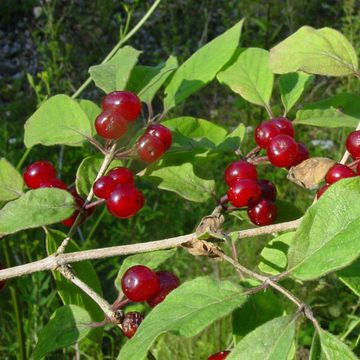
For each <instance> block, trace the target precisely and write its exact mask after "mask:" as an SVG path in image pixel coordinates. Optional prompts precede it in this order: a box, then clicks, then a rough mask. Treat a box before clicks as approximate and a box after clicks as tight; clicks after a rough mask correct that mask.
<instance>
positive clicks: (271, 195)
mask: <svg viewBox="0 0 360 360" xmlns="http://www.w3.org/2000/svg"><path fill="white" fill-rule="evenodd" d="M257 183H258V185H259V186H260V188H261V197H262V198H264V199H267V200H271V201H275V199H276V187H275V185H274V184H273V183H272V182H271V181H269V180H258V181H257Z"/></svg>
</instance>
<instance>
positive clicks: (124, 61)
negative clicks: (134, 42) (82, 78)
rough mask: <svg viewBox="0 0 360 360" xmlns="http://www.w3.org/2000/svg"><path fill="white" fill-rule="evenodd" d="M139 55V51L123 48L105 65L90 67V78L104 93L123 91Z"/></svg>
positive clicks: (129, 47)
mask: <svg viewBox="0 0 360 360" xmlns="http://www.w3.org/2000/svg"><path fill="white" fill-rule="evenodd" d="M140 54H141V51H139V50H136V49H134V48H133V47H131V46H124V47H123V48H121V49H120V50H118V51H117V52H116V54H115V55H114V56H113V57H112V58H111V60H109V61H108V62H106V63H105V64H100V65H95V66H91V67H90V69H89V73H90V76H91V78H92V79H93V80H94V82H95V84H96V86H97V87H98V88H100V89H101V90H103V91H104V92H105V93H109V92H112V91H115V90H124V89H125V87H126V84H127V83H128V80H129V77H130V74H131V70H132V69H133V67H134V66H135V64H136V63H137V61H138V57H139V55H140Z"/></svg>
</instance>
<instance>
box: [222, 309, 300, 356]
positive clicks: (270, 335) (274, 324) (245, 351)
mask: <svg viewBox="0 0 360 360" xmlns="http://www.w3.org/2000/svg"><path fill="white" fill-rule="evenodd" d="M294 335H295V319H294V316H293V315H291V316H283V317H278V318H275V319H273V320H271V321H269V322H267V323H265V324H264V325H261V326H260V327H258V328H256V329H255V330H254V331H252V332H251V333H250V334H248V335H247V336H245V337H244V338H243V339H242V340H241V341H240V342H239V343H238V344H237V345H236V346H235V348H234V349H233V350H232V351H231V352H230V354H229V355H228V357H227V358H226V360H239V359H246V360H280V359H287V356H288V354H289V352H290V350H291V346H292V343H293V340H294Z"/></svg>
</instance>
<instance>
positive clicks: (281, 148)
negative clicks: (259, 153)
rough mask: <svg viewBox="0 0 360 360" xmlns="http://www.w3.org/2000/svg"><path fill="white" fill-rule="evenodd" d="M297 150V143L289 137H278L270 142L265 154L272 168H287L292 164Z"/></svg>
mask: <svg viewBox="0 0 360 360" xmlns="http://www.w3.org/2000/svg"><path fill="white" fill-rule="evenodd" d="M298 148H299V147H298V144H297V142H296V141H295V140H294V139H293V138H292V137H291V136H289V135H278V136H275V137H274V138H273V139H272V140H271V141H270V143H269V146H268V147H267V149H266V153H267V156H268V158H269V160H270V162H271V164H273V165H274V166H277V167H288V166H292V165H293V164H294V161H295V159H296V156H297V154H298Z"/></svg>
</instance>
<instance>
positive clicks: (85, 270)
mask: <svg viewBox="0 0 360 360" xmlns="http://www.w3.org/2000/svg"><path fill="white" fill-rule="evenodd" d="M65 238H66V235H65V234H64V233H62V232H61V231H58V230H52V229H47V232H46V250H47V254H48V255H51V254H53V253H55V252H56V250H57V248H58V247H59V246H60V244H61V243H62V241H63V240H64V239H65ZM80 250H81V249H80V247H79V246H78V245H77V244H76V243H75V241H73V240H71V241H70V242H69V244H68V245H67V247H66V252H77V251H80ZM71 267H72V270H73V272H74V273H75V275H76V276H77V277H78V278H79V279H80V280H82V281H83V282H84V283H85V284H87V285H89V286H90V287H91V288H92V289H93V290H94V291H95V292H97V293H98V294H99V295H102V290H101V285H100V281H99V278H98V276H97V274H96V272H95V270H94V267H93V266H92V264H91V262H90V261H82V262H79V263H73V264H72V266H71ZM53 276H54V278H55V281H56V289H57V291H58V294H59V296H60V298H61V300H62V302H63V303H64V304H65V305H70V304H72V305H77V306H79V307H81V308H83V309H85V310H86V311H87V312H88V313H89V315H90V316H91V319H92V320H93V321H102V320H103V319H104V313H103V311H102V310H101V309H100V308H99V306H98V305H97V304H96V303H95V302H94V301H93V300H92V299H91V298H90V297H89V296H87V295H86V294H85V293H84V292H83V291H82V290H80V289H79V288H78V287H77V286H75V285H73V284H72V283H71V282H69V281H68V280H67V279H65V278H64V277H63V276H62V275H61V274H60V273H59V272H58V271H53ZM102 333H103V328H102V327H99V328H97V329H92V330H91V332H90V334H89V337H90V338H91V339H92V340H94V341H100V340H101V337H102Z"/></svg>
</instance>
